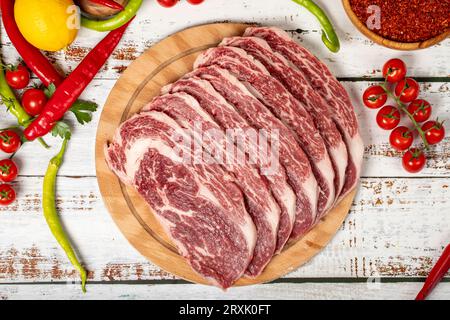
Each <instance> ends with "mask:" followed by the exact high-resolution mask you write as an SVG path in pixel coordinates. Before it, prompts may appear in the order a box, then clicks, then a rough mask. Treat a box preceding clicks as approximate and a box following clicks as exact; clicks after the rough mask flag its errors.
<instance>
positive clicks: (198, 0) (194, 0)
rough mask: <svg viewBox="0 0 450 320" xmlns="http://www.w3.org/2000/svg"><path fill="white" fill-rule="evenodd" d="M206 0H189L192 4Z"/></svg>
mask: <svg viewBox="0 0 450 320" xmlns="http://www.w3.org/2000/svg"><path fill="white" fill-rule="evenodd" d="M204 1H205V0H187V2H189V3H190V4H200V3H202V2H204Z"/></svg>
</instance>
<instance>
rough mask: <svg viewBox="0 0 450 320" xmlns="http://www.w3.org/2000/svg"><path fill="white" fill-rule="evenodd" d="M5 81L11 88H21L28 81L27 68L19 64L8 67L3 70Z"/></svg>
mask: <svg viewBox="0 0 450 320" xmlns="http://www.w3.org/2000/svg"><path fill="white" fill-rule="evenodd" d="M5 78H6V82H7V83H8V84H9V86H10V87H11V88H13V89H23V88H25V87H26V86H27V85H28V84H29V83H30V73H29V72H28V69H27V68H26V67H25V66H24V65H22V64H19V65H18V66H17V67H16V66H12V67H8V68H7V69H6V72H5Z"/></svg>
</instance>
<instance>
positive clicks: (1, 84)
mask: <svg viewBox="0 0 450 320" xmlns="http://www.w3.org/2000/svg"><path fill="white" fill-rule="evenodd" d="M0 69H1V70H0V98H1V100H2V102H3V104H4V105H5V106H6V108H7V109H8V111H9V112H10V113H11V114H12V115H13V116H15V117H16V118H17V122H18V124H19V125H20V126H22V127H27V126H28V125H29V124H30V122H31V120H32V119H33V118H32V117H31V116H30V115H29V114H28V113H26V111H25V109H24V108H23V107H22V105H21V104H20V102H19V100H17V98H16V95H15V94H14V92H13V91H12V89H11V87H10V86H9V85H8V83H7V82H6V78H5V70H4V69H3V68H0ZM39 143H40V144H42V145H43V146H44V147H45V148H46V149H48V148H49V146H48V144H47V143H45V141H44V140H43V139H42V138H41V139H39Z"/></svg>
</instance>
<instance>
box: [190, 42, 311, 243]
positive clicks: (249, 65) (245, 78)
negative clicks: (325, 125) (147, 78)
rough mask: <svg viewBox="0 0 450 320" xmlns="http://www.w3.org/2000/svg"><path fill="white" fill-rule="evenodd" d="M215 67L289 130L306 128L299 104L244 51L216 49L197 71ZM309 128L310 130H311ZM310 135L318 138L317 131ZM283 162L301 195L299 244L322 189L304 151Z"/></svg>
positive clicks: (295, 234)
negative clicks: (240, 85) (225, 73)
mask: <svg viewBox="0 0 450 320" xmlns="http://www.w3.org/2000/svg"><path fill="white" fill-rule="evenodd" d="M211 65H217V66H220V67H222V68H224V69H227V70H228V71H230V73H231V74H233V75H234V76H236V78H238V79H239V80H240V81H242V82H243V83H244V84H245V85H246V86H247V88H248V89H249V91H250V92H251V93H252V94H253V95H254V96H255V97H257V98H259V99H260V100H261V101H262V102H263V103H264V104H265V106H266V107H267V108H269V109H270V110H271V111H272V112H273V113H274V114H275V115H276V116H277V117H279V118H280V119H281V120H282V121H283V122H284V123H285V124H287V125H288V126H289V127H291V128H292V127H293V126H296V127H301V126H302V125H304V126H305V127H306V122H307V120H306V119H305V118H304V117H303V116H306V115H305V113H300V112H298V110H299V109H300V108H301V106H300V105H298V101H297V100H296V99H295V98H294V97H293V96H292V95H291V94H290V93H289V92H288V91H287V90H286V89H285V88H284V87H283V85H282V84H281V83H280V82H278V81H277V80H275V79H274V78H273V77H271V76H270V75H268V74H267V71H264V70H265V68H264V66H262V65H261V64H258V63H257V62H256V61H254V59H253V58H251V57H250V56H249V55H248V54H247V53H246V52H245V51H243V50H242V49H238V48H233V47H217V48H212V49H209V50H207V51H206V52H205V53H203V54H201V55H200V56H199V57H198V58H197V60H196V62H195V67H196V68H199V67H207V66H211ZM257 69H260V71H258V70H257ZM309 128H310V126H308V129H309ZM305 133H306V132H305ZM307 133H308V134H311V135H315V134H317V132H316V131H313V132H310V131H308V132H307ZM286 149H288V148H286ZM280 151H281V150H280ZM280 162H281V163H282V164H283V165H284V166H285V168H286V172H287V174H288V178H289V182H290V184H291V186H292V188H293V189H294V191H295V192H296V194H297V213H296V221H295V224H294V229H293V230H292V234H291V239H293V240H295V239H298V238H299V237H301V236H303V235H304V234H305V233H306V232H307V231H308V230H309V229H310V228H311V227H312V226H313V224H314V221H315V219H316V215H317V200H318V192H319V188H318V185H317V181H316V179H315V178H314V174H313V171H312V168H311V165H310V163H309V160H308V157H307V156H306V154H305V153H304V152H303V150H302V149H301V148H298V149H297V153H295V154H293V153H292V152H286V153H285V154H284V156H281V157H280Z"/></svg>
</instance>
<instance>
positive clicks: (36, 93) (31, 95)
mask: <svg viewBox="0 0 450 320" xmlns="http://www.w3.org/2000/svg"><path fill="white" fill-rule="evenodd" d="M46 103H47V96H46V95H45V93H44V91H42V90H39V89H34V88H33V89H28V90H27V91H25V93H24V94H23V96H22V106H23V108H24V109H25V111H26V113H28V114H29V115H30V116H33V117H34V116H37V115H38V114H40V113H41V111H42V109H43V108H44V106H45V104H46Z"/></svg>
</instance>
